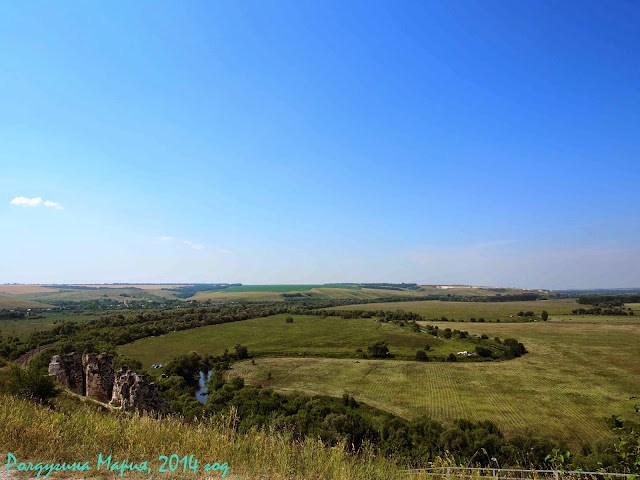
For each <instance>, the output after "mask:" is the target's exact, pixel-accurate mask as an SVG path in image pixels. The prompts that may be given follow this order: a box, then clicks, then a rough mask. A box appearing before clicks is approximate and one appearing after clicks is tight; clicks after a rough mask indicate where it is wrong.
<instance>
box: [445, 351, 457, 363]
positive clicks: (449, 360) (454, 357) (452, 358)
mask: <svg viewBox="0 0 640 480" xmlns="http://www.w3.org/2000/svg"><path fill="white" fill-rule="evenodd" d="M456 360H457V358H456V356H455V355H454V354H453V353H450V354H449V356H448V357H447V362H455V361H456Z"/></svg>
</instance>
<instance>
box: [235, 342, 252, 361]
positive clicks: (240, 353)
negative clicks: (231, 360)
mask: <svg viewBox="0 0 640 480" xmlns="http://www.w3.org/2000/svg"><path fill="white" fill-rule="evenodd" d="M233 348H235V350H236V357H237V358H238V360H242V359H243V358H248V357H249V350H248V349H247V347H245V346H244V345H240V344H239V343H236V344H235V345H234V347H233Z"/></svg>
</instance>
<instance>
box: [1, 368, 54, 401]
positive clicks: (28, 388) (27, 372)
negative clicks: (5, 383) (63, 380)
mask: <svg viewBox="0 0 640 480" xmlns="http://www.w3.org/2000/svg"><path fill="white" fill-rule="evenodd" d="M8 390H9V393H11V394H13V395H20V396H22V397H26V398H28V399H30V400H35V401H37V402H46V401H47V400H49V399H50V398H53V397H55V396H56V395H58V389H57V388H56V383H55V380H54V378H53V377H51V376H49V375H45V374H43V373H41V372H40V371H38V370H36V369H34V368H27V369H24V370H23V369H22V368H20V367H17V366H15V365H14V366H12V367H11V369H10V370H9V388H8Z"/></svg>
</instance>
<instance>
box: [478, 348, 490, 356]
mask: <svg viewBox="0 0 640 480" xmlns="http://www.w3.org/2000/svg"><path fill="white" fill-rule="evenodd" d="M476 353H477V354H478V355H480V356H481V357H490V356H491V349H490V348H487V347H481V346H479V345H478V346H476Z"/></svg>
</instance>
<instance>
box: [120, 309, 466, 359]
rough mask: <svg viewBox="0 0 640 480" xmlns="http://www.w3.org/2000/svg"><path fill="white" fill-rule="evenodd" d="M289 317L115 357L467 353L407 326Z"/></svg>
mask: <svg viewBox="0 0 640 480" xmlns="http://www.w3.org/2000/svg"><path fill="white" fill-rule="evenodd" d="M288 316H289V315H286V314H284V315H274V316H272V317H266V318H255V319H251V320H244V321H242V322H233V323H225V324H222V325H210V326H207V327H200V328H193V329H190V330H183V331H180V332H174V333H169V334H166V335H162V336H160V337H152V338H143V339H141V340H138V341H136V342H133V343H130V344H128V345H123V346H122V347H120V349H119V352H120V353H122V354H124V355H126V356H127V357H131V358H135V359H137V360H140V361H141V362H142V364H143V365H144V366H145V367H147V368H148V367H149V366H150V365H152V364H156V363H165V362H166V361H167V360H169V359H170V358H171V357H173V356H175V355H178V354H181V353H188V352H190V351H196V352H198V353H200V354H207V353H211V354H216V355H220V354H222V353H223V352H224V350H225V348H228V349H229V350H230V351H233V346H234V345H235V344H236V343H240V344H242V345H245V346H247V347H248V348H249V352H250V353H251V354H252V355H261V356H283V355H292V356H320V357H349V356H351V357H354V356H355V355H356V349H358V348H361V349H362V350H364V351H365V352H366V351H367V346H368V345H371V344H372V343H375V342H377V341H380V340H384V341H386V342H387V343H388V344H389V350H390V351H391V353H392V354H393V355H395V356H397V357H400V358H407V359H411V358H415V355H416V351H417V350H419V349H422V348H424V347H425V346H426V345H427V344H428V345H430V347H431V350H430V351H429V355H440V356H442V355H448V354H449V353H452V352H453V353H455V352H457V351H460V350H473V348H474V347H475V346H474V345H472V344H471V343H470V342H469V341H467V340H457V339H455V340H454V339H450V340H442V339H436V338H433V337H432V336H431V335H427V334H425V333H416V332H413V331H411V330H410V329H409V328H408V327H399V326H397V325H394V324H389V323H380V322H377V321H375V320H374V319H370V318H357V319H347V320H345V319H342V318H339V317H327V318H321V317H318V316H315V315H292V317H293V318H294V323H291V324H288V323H285V318H286V317H288Z"/></svg>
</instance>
